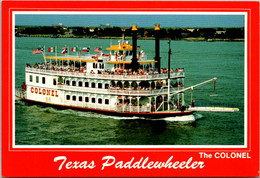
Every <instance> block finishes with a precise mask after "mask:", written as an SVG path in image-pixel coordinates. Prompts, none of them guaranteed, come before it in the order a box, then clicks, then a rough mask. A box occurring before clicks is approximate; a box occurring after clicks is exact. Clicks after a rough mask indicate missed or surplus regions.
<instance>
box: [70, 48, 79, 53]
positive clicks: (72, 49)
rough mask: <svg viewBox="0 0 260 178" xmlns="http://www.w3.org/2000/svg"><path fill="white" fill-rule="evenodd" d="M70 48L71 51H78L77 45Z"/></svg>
mask: <svg viewBox="0 0 260 178" xmlns="http://www.w3.org/2000/svg"><path fill="white" fill-rule="evenodd" d="M70 50H71V52H78V48H77V47H73V48H71V49H70Z"/></svg>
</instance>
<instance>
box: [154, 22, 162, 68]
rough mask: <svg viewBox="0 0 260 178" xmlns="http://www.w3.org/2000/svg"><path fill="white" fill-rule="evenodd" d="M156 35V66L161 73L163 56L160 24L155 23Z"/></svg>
mask: <svg viewBox="0 0 260 178" xmlns="http://www.w3.org/2000/svg"><path fill="white" fill-rule="evenodd" d="M154 33H155V34H154V35H155V57H154V59H155V61H157V62H156V63H155V68H156V69H157V70H158V72H159V73H161V57H160V24H155V28H154Z"/></svg>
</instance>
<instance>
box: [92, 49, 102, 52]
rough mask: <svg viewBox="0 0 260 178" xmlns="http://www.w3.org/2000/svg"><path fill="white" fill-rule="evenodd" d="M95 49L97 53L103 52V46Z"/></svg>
mask: <svg viewBox="0 0 260 178" xmlns="http://www.w3.org/2000/svg"><path fill="white" fill-rule="evenodd" d="M94 51H95V52H97V53H102V48H95V49H94Z"/></svg>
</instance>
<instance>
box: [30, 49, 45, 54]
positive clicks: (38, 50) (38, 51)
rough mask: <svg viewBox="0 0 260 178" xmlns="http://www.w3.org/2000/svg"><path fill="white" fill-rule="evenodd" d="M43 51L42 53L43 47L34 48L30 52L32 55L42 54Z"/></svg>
mask: <svg viewBox="0 0 260 178" xmlns="http://www.w3.org/2000/svg"><path fill="white" fill-rule="evenodd" d="M43 51H44V48H43V47H40V48H35V49H33V50H32V54H42V53H43Z"/></svg>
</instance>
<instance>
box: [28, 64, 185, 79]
mask: <svg viewBox="0 0 260 178" xmlns="http://www.w3.org/2000/svg"><path fill="white" fill-rule="evenodd" d="M25 71H26V72H32V73H38V74H46V75H54V76H63V77H80V78H90V79H107V80H154V79H167V78H168V73H165V74H155V75H115V74H90V73H85V72H67V71H54V70H45V69H37V68H29V67H26V68H25ZM170 77H171V78H182V77H184V72H173V73H171V75H170Z"/></svg>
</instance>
